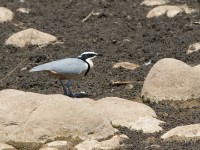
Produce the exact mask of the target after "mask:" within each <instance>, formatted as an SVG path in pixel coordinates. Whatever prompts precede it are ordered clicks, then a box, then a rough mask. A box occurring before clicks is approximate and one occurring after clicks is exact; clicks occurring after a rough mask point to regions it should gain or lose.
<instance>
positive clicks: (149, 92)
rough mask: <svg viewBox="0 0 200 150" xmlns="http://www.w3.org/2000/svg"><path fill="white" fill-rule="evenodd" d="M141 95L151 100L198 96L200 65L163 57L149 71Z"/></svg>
mask: <svg viewBox="0 0 200 150" xmlns="http://www.w3.org/2000/svg"><path fill="white" fill-rule="evenodd" d="M141 96H142V97H143V98H144V100H150V101H152V102H158V101H162V100H178V101H185V100H191V99H197V98H199V97H200V67H198V66H196V67H190V66H189V65H187V64H186V63H184V62H182V61H179V60H176V59H173V58H164V59H162V60H160V61H158V62H157V63H156V64H155V65H154V66H153V67H152V68H151V70H150V71H149V73H148V75H147V77H146V79H145V81H144V84H143V88H142V93H141Z"/></svg>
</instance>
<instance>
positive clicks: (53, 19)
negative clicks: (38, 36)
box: [0, 0, 200, 150]
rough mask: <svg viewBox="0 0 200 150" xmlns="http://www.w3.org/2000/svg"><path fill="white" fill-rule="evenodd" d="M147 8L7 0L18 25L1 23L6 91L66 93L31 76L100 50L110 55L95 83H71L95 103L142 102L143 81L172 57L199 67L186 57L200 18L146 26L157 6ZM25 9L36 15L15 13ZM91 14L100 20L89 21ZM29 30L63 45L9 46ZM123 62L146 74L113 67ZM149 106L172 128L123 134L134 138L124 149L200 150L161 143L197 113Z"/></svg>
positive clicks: (110, 2)
mask: <svg viewBox="0 0 200 150" xmlns="http://www.w3.org/2000/svg"><path fill="white" fill-rule="evenodd" d="M141 2H142V1H141V0H135V1H134V2H133V1H131V0H124V1H117V0H92V1H90V0H84V1H78V0H68V1H66V0H58V1H55V0H26V1H25V3H20V2H19V1H18V0H1V6H3V7H6V8H8V9H10V10H12V11H13V12H14V18H13V20H12V21H11V22H7V23H3V24H0V39H1V40H0V48H1V50H0V60H1V63H0V70H1V71H0V80H1V79H2V80H1V83H0V90H3V89H18V90H22V91H28V92H35V93H41V94H62V89H61V87H60V85H59V82H58V81H57V80H56V79H54V78H51V77H49V76H48V75H47V74H43V73H29V72H28V70H29V69H30V68H32V67H33V66H36V65H38V64H42V63H45V62H48V61H53V60H56V59H62V58H65V57H69V56H72V57H75V56H77V55H79V54H80V53H82V52H84V51H95V52H98V53H102V54H103V55H104V56H103V57H101V58H96V59H95V60H94V63H95V71H94V72H93V73H92V74H91V75H90V76H88V77H86V78H84V79H82V80H80V81H74V82H73V83H72V88H73V90H74V91H85V92H87V93H89V94H90V95H91V96H90V98H92V99H95V100H98V99H100V98H104V97H109V96H115V97H121V98H126V99H128V100H131V101H139V102H141V99H140V95H141V90H142V86H143V83H144V80H145V77H146V76H147V74H148V72H149V70H150V69H151V68H152V66H153V65H154V64H155V63H156V62H157V61H158V60H160V59H162V58H166V57H167V58H168V57H170V58H175V59H178V60H181V61H183V62H185V63H187V64H189V65H191V66H195V65H198V64H199V62H200V59H199V58H200V53H199V52H194V53H190V54H187V53H186V51H187V49H188V47H189V46H190V45H191V44H193V43H196V42H199V41H200V32H199V30H200V24H198V23H194V22H199V21H200V14H199V12H198V11H197V12H195V13H192V14H186V13H180V14H178V15H177V16H175V17H173V18H168V17H167V16H166V15H164V16H161V17H155V18H149V19H148V18H146V15H147V13H148V12H149V11H150V10H151V9H152V8H154V7H149V6H144V5H140V3H141ZM169 4H170V5H178V4H181V5H182V4H187V5H188V6H189V7H191V8H193V9H199V8H200V2H199V0H185V1H179V0H170V3H169ZM19 7H26V8H30V10H31V11H30V13H29V14H26V13H21V12H17V11H16V10H17V9H18V8H19ZM92 11H93V12H94V14H93V15H91V16H90V17H89V18H87V19H86V20H84V19H85V18H86V17H87V16H88V15H89V14H90V13H91V12H92ZM95 13H96V14H95ZM27 28H34V29H37V30H40V31H43V32H46V33H49V34H52V35H54V36H55V37H57V38H58V40H59V42H58V43H53V44H50V45H47V46H44V47H40V46H26V47H24V48H19V47H14V46H11V45H6V46H5V45H4V42H5V40H6V39H7V38H9V37H10V36H11V35H12V34H14V33H16V32H18V31H21V30H23V29H27ZM119 61H127V62H131V63H135V64H138V65H139V66H140V67H138V68H136V69H135V70H127V69H124V68H118V69H114V68H112V67H113V65H114V63H117V62H119ZM21 62H23V63H22V64H20V63H21ZM148 62H150V63H149V64H148ZM16 67H17V68H16ZM8 74H9V75H8ZM6 75H8V76H6ZM111 80H116V81H131V82H133V84H132V85H133V87H132V88H127V87H126V86H125V85H121V86H119V85H118V86H114V85H112V84H111ZM146 104H147V105H149V106H150V107H151V108H153V109H154V110H155V111H156V114H157V116H158V119H159V120H162V121H165V122H166V123H165V124H163V131H161V132H159V133H154V134H143V133H142V132H137V131H130V130H129V129H127V128H119V130H120V132H123V133H124V134H126V135H127V136H128V137H129V139H127V140H126V141H125V142H124V143H125V149H141V150H142V149H158V146H159V147H160V148H159V149H177V150H178V149H180V150H182V149H200V140H195V141H194V140H190V141H187V142H185V141H164V140H161V139H160V136H161V135H162V134H163V133H165V132H166V131H168V130H170V129H172V128H174V127H176V126H180V125H188V124H194V123H199V122H200V120H199V118H200V107H199V106H196V107H193V108H179V107H178V108H177V107H174V106H170V105H166V104H165V103H163V102H160V103H158V104H156V103H146Z"/></svg>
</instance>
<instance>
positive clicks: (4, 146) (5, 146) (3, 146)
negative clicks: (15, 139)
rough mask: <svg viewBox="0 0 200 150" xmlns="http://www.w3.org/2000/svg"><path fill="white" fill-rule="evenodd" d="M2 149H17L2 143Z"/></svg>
mask: <svg viewBox="0 0 200 150" xmlns="http://www.w3.org/2000/svg"><path fill="white" fill-rule="evenodd" d="M0 150H16V149H15V148H14V147H12V146H10V145H8V144H5V143H0Z"/></svg>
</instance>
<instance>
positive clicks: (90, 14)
mask: <svg viewBox="0 0 200 150" xmlns="http://www.w3.org/2000/svg"><path fill="white" fill-rule="evenodd" d="M93 14H94V12H93V11H92V12H91V13H89V15H87V17H85V18H84V19H83V20H82V21H81V22H85V21H87V20H88V18H90V16H92V15H93Z"/></svg>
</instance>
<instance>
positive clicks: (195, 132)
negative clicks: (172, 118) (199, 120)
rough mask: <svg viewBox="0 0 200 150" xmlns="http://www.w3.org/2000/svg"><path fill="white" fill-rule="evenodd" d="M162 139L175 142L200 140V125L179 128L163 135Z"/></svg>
mask: <svg viewBox="0 0 200 150" xmlns="http://www.w3.org/2000/svg"><path fill="white" fill-rule="evenodd" d="M161 138H162V139H173V140H191V139H200V124H191V125H185V126H178V127H176V128H174V129H171V130H170V131H168V132H167V133H165V134H163V135H162V136H161Z"/></svg>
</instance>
